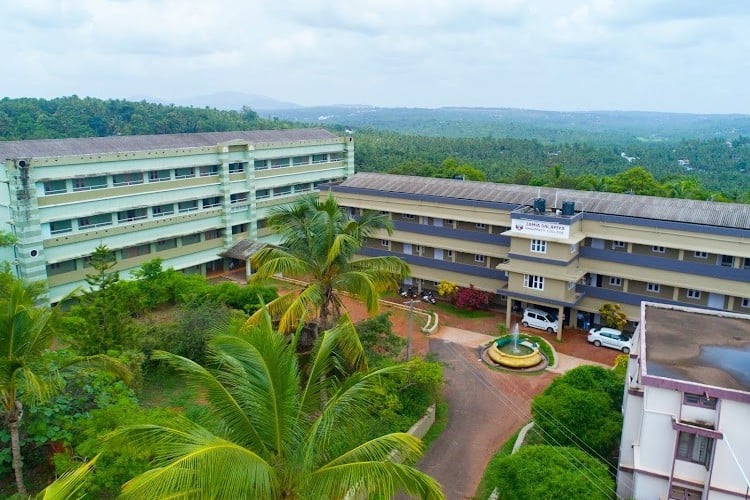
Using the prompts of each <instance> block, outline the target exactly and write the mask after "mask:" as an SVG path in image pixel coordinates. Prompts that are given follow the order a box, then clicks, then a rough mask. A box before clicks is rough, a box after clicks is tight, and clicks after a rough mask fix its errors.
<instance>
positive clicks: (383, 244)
mask: <svg viewBox="0 0 750 500" xmlns="http://www.w3.org/2000/svg"><path fill="white" fill-rule="evenodd" d="M380 246H384V247H387V246H388V240H380Z"/></svg>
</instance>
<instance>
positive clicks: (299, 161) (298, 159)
mask: <svg viewBox="0 0 750 500" xmlns="http://www.w3.org/2000/svg"><path fill="white" fill-rule="evenodd" d="M308 163H310V157H309V156H295V157H294V158H292V165H295V166H296V165H307V164H308Z"/></svg>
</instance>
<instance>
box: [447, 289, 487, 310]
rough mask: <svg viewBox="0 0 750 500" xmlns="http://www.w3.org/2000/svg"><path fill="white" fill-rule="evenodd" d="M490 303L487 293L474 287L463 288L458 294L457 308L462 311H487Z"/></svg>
mask: <svg viewBox="0 0 750 500" xmlns="http://www.w3.org/2000/svg"><path fill="white" fill-rule="evenodd" d="M489 302H490V296H489V294H488V293H487V292H483V291H482V290H479V289H477V288H474V285H469V288H461V289H459V290H458V292H456V301H455V303H456V307H459V308H461V309H468V310H470V311H471V310H474V309H486V308H487V306H488V304H489Z"/></svg>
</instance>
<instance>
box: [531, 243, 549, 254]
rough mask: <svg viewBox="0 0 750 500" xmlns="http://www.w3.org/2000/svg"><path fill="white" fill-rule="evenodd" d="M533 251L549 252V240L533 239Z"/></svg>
mask: <svg viewBox="0 0 750 500" xmlns="http://www.w3.org/2000/svg"><path fill="white" fill-rule="evenodd" d="M531 251H532V252H534V253H547V242H546V241H544V240H531Z"/></svg>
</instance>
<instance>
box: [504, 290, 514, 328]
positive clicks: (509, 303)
mask: <svg viewBox="0 0 750 500" xmlns="http://www.w3.org/2000/svg"><path fill="white" fill-rule="evenodd" d="M512 306H513V299H512V298H511V297H508V299H507V300H506V301H505V326H506V328H508V329H509V330H510V320H511V317H510V315H511V312H512V311H513V307H512Z"/></svg>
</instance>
